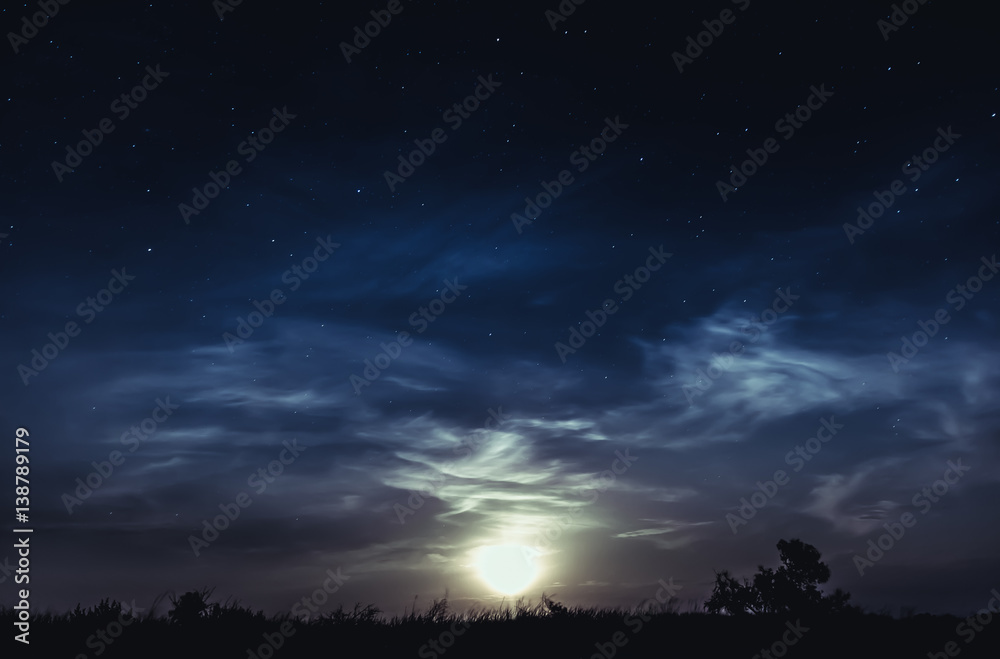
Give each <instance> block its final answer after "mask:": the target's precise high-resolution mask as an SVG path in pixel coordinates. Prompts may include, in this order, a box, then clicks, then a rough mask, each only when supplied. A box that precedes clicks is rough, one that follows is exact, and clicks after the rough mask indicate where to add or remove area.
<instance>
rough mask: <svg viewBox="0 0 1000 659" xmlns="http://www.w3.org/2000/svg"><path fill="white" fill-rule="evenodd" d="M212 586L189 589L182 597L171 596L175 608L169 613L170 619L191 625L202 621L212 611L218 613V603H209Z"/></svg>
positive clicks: (179, 623)
mask: <svg viewBox="0 0 1000 659" xmlns="http://www.w3.org/2000/svg"><path fill="white" fill-rule="evenodd" d="M212 590H214V589H210V588H202V589H201V590H189V591H188V592H186V593H184V594H183V595H181V596H180V597H174V596H173V595H171V596H170V603H171V604H173V605H174V608H173V609H171V610H170V612H169V613H168V614H167V615H168V616H169V618H170V621H171V622H173V623H175V624H178V625H183V626H186V627H190V626H191V625H194V624H197V623H198V622H201V621H202V620H204V619H205V618H207V617H208V616H209V615H210V614H212V613H217V609H218V607H219V605H218V604H209V603H208V598H209V597H210V596H211V595H212Z"/></svg>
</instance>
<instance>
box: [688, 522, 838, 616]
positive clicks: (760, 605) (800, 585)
mask: <svg viewBox="0 0 1000 659" xmlns="http://www.w3.org/2000/svg"><path fill="white" fill-rule="evenodd" d="M777 546H778V554H779V556H780V557H781V563H782V565H781V567H779V568H778V569H777V570H772V569H771V568H765V567H764V566H763V565H759V566H757V570H758V571H757V574H755V575H754V577H753V581H749V580H747V579H746V578H744V579H743V581H742V582H739V581H737V580H736V579H734V578H733V577H732V576H730V574H729V572H728V570H723V571H721V572H718V573H716V575H715V587H714V589H713V590H712V596H711V597H710V598H709V599H708V602H706V603H705V608H706V609H707V610H708V611H709V612H710V613H721V612H723V611H725V612H726V613H729V614H732V615H741V614H748V613H785V612H800V613H803V612H823V613H835V612H841V611H845V610H847V609H848V608H849V606H848V604H847V601H848V600H849V599H850V594H849V593H846V592H844V591H842V590H840V589H839V588H838V589H837V590H836V591H835V592H834V593H833V595H823V593H822V592H820V590H819V584H824V583H826V582H827V581H829V579H830V568H829V566H827V564H826V563H823V562H822V561H820V553H819V550H817V549H816V548H815V547H813V546H812V545H809V544H806V543H804V542H802V541H801V540H790V541H786V540H779V541H778V545H777Z"/></svg>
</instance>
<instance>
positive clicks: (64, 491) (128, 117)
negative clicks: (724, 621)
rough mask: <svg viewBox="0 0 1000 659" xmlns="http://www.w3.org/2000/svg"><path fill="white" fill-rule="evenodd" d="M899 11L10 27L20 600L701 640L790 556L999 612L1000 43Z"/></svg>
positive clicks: (510, 7) (707, 9)
mask: <svg viewBox="0 0 1000 659" xmlns="http://www.w3.org/2000/svg"><path fill="white" fill-rule="evenodd" d="M53 4H55V3H53ZM904 4H906V6H907V8H909V9H910V10H911V12H912V15H908V14H907V13H905V12H904V11H903V10H902V9H900V10H899V13H897V14H896V15H895V17H894V18H895V21H896V22H897V23H900V24H901V26H899V27H897V26H896V25H894V24H893V22H892V21H893V16H892V14H893V12H894V9H893V6H892V3H890V2H884V3H854V4H850V3H849V4H846V5H845V4H844V3H806V4H801V3H800V4H796V5H794V6H792V5H787V4H785V5H780V6H779V5H775V4H774V3H765V2H759V1H758V0H738V1H732V2H731V1H730V0H718V1H717V2H714V3H692V2H687V3H680V4H677V3H666V4H654V3H647V4H643V3H620V2H600V1H599V0H589V1H587V2H583V3H582V4H579V5H576V4H574V3H572V2H570V0H564V2H562V5H561V6H562V8H563V14H565V15H562V14H560V13H559V12H560V4H559V3H558V2H557V0H550V1H549V2H539V3H513V4H511V3H478V2H476V3H474V2H428V1H426V0H423V1H413V2H410V1H409V0H401V1H400V2H395V1H394V2H389V3H388V4H387V3H386V2H381V1H374V2H368V3H340V2H325V3H324V2H319V3H317V2H299V3H293V4H288V5H279V4H278V3H253V2H243V3H241V4H239V5H238V6H230V5H228V4H224V3H223V2H221V1H219V2H215V3H213V2H210V1H209V0H202V1H200V2H190V3H170V2H162V3H161V2H153V3H121V4H120V5H117V4H113V3H85V2H82V1H79V0H77V1H75V2H68V3H66V4H59V5H58V12H57V13H56V14H55V15H52V16H51V17H50V18H47V19H46V18H44V15H39V17H38V19H37V20H38V22H39V23H42V26H41V27H37V28H36V27H34V26H33V25H31V16H32V15H33V14H35V13H37V12H38V11H40V10H39V9H38V5H37V2H31V3H27V4H20V3H18V4H17V5H16V6H10V5H8V6H6V8H5V9H4V10H3V11H2V12H0V21H2V26H3V31H4V33H6V37H5V39H4V41H5V44H4V46H3V47H4V48H6V49H7V50H6V53H5V54H4V55H3V64H2V69H0V71H2V78H0V80H2V89H3V92H4V93H3V94H2V95H0V108H2V114H0V163H2V165H0V167H2V191H3V199H4V204H3V212H2V216H0V239H2V252H0V253H2V265H0V268H2V270H0V271H2V278H3V291H4V295H3V300H2V303H0V332H2V337H3V341H2V344H0V345H2V348H0V355H2V362H3V363H2V374H3V377H2V378H0V401H2V402H0V421H2V428H3V429H4V430H3V432H4V433H5V434H6V436H7V437H8V440H10V443H9V444H8V446H9V448H8V449H7V450H5V451H4V452H3V455H2V459H0V463H2V465H3V469H4V471H5V473H8V474H9V473H10V472H11V471H13V468H14V452H13V450H12V449H13V444H14V442H13V437H14V433H15V430H16V429H17V428H18V427H25V428H27V429H28V430H29V431H30V433H31V435H30V437H31V447H32V451H31V456H32V461H31V524H32V526H33V527H34V529H35V532H34V537H33V539H32V543H33V552H32V573H31V589H32V598H33V605H34V606H36V607H39V608H41V609H45V608H48V609H51V610H55V611H63V610H66V609H69V608H72V607H73V606H75V604H76V603H77V602H82V603H83V604H85V605H87V604H93V603H96V602H97V601H98V600H100V599H101V598H102V597H115V598H118V599H120V600H124V601H131V600H132V599H133V598H135V599H136V600H137V602H138V603H139V605H140V606H142V605H143V602H147V603H148V602H151V601H152V599H153V598H154V597H155V596H156V595H158V594H160V593H164V592H167V591H170V590H174V591H176V592H183V591H186V590H192V589H196V588H200V587H202V586H210V587H211V586H214V587H215V588H216V591H215V595H216V597H218V598H219V599H224V598H225V597H228V596H233V597H236V598H239V599H240V601H241V602H243V603H245V604H247V605H250V606H252V607H255V608H263V609H264V610H265V611H268V612H276V613H280V612H284V611H288V610H289V608H290V607H291V606H292V605H293V604H294V603H295V602H298V601H301V600H302V598H303V597H304V596H308V595H309V594H311V593H312V592H313V591H315V590H316V589H317V588H320V587H322V584H323V582H324V580H327V582H328V583H330V582H329V577H328V575H330V574H333V575H340V576H339V577H338V579H336V580H335V585H334V587H335V588H336V589H337V591H336V593H335V594H333V595H331V596H330V601H329V602H328V603H327V604H325V605H324V606H323V607H322V609H323V610H329V609H330V608H331V607H335V606H336V604H337V603H340V602H343V603H345V604H346V605H348V606H351V605H353V603H354V602H365V603H368V602H370V603H373V604H376V605H378V606H380V607H381V608H382V609H383V610H385V611H387V612H389V613H402V611H403V609H404V607H409V606H411V605H412V604H413V600H414V597H415V596H418V597H419V599H418V600H417V602H418V607H423V608H426V606H427V605H429V603H430V600H431V599H432V598H434V597H441V596H442V595H443V594H444V592H445V589H447V590H448V595H449V601H450V602H451V603H452V604H453V606H454V607H455V608H457V609H460V610H461V609H465V608H467V607H469V606H472V605H473V604H480V605H487V606H489V605H496V604H498V603H499V602H500V600H501V598H502V597H504V596H505V595H504V594H503V593H504V592H507V593H508V594H507V595H506V597H507V601H508V602H509V601H511V599H512V598H516V597H517V596H520V595H523V596H525V597H529V598H531V599H533V600H537V599H538V597H539V596H540V595H541V593H542V592H543V591H544V592H545V593H547V594H549V595H554V596H555V597H556V599H558V600H560V601H562V602H563V603H565V604H570V605H576V604H580V605H585V606H592V605H593V606H604V605H608V606H612V605H634V604H637V603H638V602H640V601H642V600H644V599H646V598H649V597H652V596H653V595H654V593H655V592H656V591H657V589H658V588H660V586H659V585H658V584H659V583H660V582H661V580H662V581H663V582H664V583H673V584H676V585H677V586H679V587H680V588H679V590H678V597H679V598H680V600H681V601H682V603H685V605H687V604H688V603H690V602H703V601H704V600H705V598H707V596H708V595H709V593H710V589H711V584H712V582H713V580H714V573H715V571H717V570H722V569H729V570H731V571H732V572H733V573H734V574H736V575H747V576H749V575H750V574H751V573H752V572H753V571H754V570H755V569H756V567H757V565H760V564H763V565H774V564H775V563H776V561H777V558H778V554H777V551H776V549H775V544H776V543H777V541H778V540H779V539H782V538H785V539H790V538H800V539H802V540H803V541H805V542H807V543H810V544H812V545H815V546H816V547H817V548H818V549H819V550H820V551H821V552H822V554H823V560H825V561H826V562H828V563H829V565H830V567H831V570H832V573H833V577H832V579H831V581H830V583H829V584H828V585H827V587H828V589H829V590H832V588H833V587H841V588H844V589H846V590H848V591H850V592H851V593H852V595H853V601H854V602H856V603H858V604H861V605H863V606H866V607H869V608H871V609H873V610H878V609H880V608H881V607H883V606H888V607H890V608H891V609H892V610H894V611H896V610H898V609H899V607H902V606H913V607H916V608H917V609H918V610H923V611H930V612H956V613H964V612H968V611H971V610H975V609H979V608H982V607H983V606H984V605H985V602H986V601H987V600H988V599H989V597H990V589H991V588H996V587H998V586H1000V565H998V563H997V561H996V556H997V555H998V552H1000V531H998V527H997V524H996V521H997V513H996V503H997V501H998V498H1000V477H998V473H1000V472H998V467H1000V412H998V410H1000V406H998V403H1000V379H998V375H997V371H996V367H997V364H1000V349H998V345H997V341H996V337H997V335H998V326H1000V315H998V311H1000V305H998V300H1000V278H998V277H997V273H998V270H1000V268H998V265H997V252H998V251H1000V250H998V238H1000V219H998V214H997V203H998V196H997V192H996V183H997V174H998V172H1000V167H998V165H997V160H996V154H997V149H998V146H1000V144H998V130H997V129H998V127H1000V119H998V118H997V117H996V112H997V111H998V109H1000V97H998V91H997V87H998V83H997V77H996V69H995V63H996V50H995V23H993V22H990V21H987V20H985V18H984V17H983V16H980V15H978V14H977V11H978V10H977V9H975V7H974V6H973V5H964V4H961V3H944V2H940V1H937V2H935V1H934V0H929V1H928V2H926V3H923V4H920V3H918V2H917V1H916V0H911V1H910V2H909V3H904ZM390 10H394V12H395V13H393V11H390ZM372 12H375V17H374V18H373V15H372ZM547 12H548V13H547ZM220 15H221V16H222V19H221V20H220ZM24 17H28V18H27V19H24ZM25 20H27V23H25V22H24V21H25ZM379 20H381V21H382V22H383V23H387V24H385V25H379V24H378V22H377V21H379ZM880 21H881V22H880ZM904 21H905V22H904ZM366 24H369V25H368V30H369V32H368V34H369V35H372V34H374V36H368V35H365V34H364V30H365V26H366ZM26 25H27V26H26ZM355 28H358V30H357V31H356V30H355ZM12 35H13V36H12ZM24 35H28V36H27V37H26V36H24ZM359 35H360V36H359ZM689 38H690V40H689ZM95 143H96V144H95ZM220 188H221V190H220ZM991 280H992V281H991ZM36 351H37V352H36ZM113 462H115V463H117V464H112V463H113ZM269 470H270V471H269ZM101 471H103V472H104V473H103V474H101V473H99V472H101ZM77 479H79V481H78V480H77ZM88 480H89V484H88ZM95 485H96V487H94V486H95ZM421 492H422V494H421ZM755 493H756V494H755ZM8 495H9V496H10V497H11V499H12V498H13V493H11V492H8ZM5 501H7V503H8V504H12V503H13V501H8V500H7V499H5ZM226 511H229V513H230V516H235V513H234V512H233V511H235V512H236V513H238V516H237V517H235V519H232V521H230V520H229V519H226V518H225V517H220V516H223V515H225V514H226ZM4 514H5V515H7V514H11V515H12V514H13V513H4ZM216 518H218V522H216V523H217V524H219V525H220V526H223V527H225V528H224V530H222V531H220V532H218V533H217V534H216V532H215V531H214V529H213V530H212V531H207V530H206V527H207V526H208V527H210V526H212V524H213V520H216ZM904 518H905V520H906V521H908V522H910V524H909V525H908V526H906V527H904V526H903V525H902V522H901V520H904ZM206 520H207V521H206ZM8 523H9V524H10V526H8V527H7V528H12V527H13V526H14V520H13V519H12V518H9V522H8ZM890 529H894V530H895V532H896V533H897V535H898V534H900V533H902V536H901V537H898V538H896V539H893V538H892V537H890V536H887V535H886V534H888V533H890ZM216 536H217V537H216ZM880 536H885V538H883V539H882V543H883V547H885V546H888V545H890V544H891V547H890V548H889V549H887V550H885V551H884V552H883V554H882V555H881V557H879V558H878V559H877V560H870V559H871V558H872V556H878V553H877V552H873V551H872V546H873V545H877V544H878V542H879V539H880ZM869 541H872V544H869ZM7 544H9V543H7ZM5 546H7V545H5ZM498 546H499V547H508V549H499V550H498V549H489V548H490V547H493V548H495V547H498ZM484 548H486V549H484ZM4 558H6V559H7V560H6V562H4V563H3V566H4V567H3V570H2V572H0V581H3V582H5V586H4V588H3V589H2V599H0V601H2V602H3V603H5V604H8V605H9V604H11V603H13V598H14V587H13V586H14V584H13V583H12V579H13V576H12V574H11V573H10V565H11V564H12V563H13V562H14V561H15V560H16V555H15V551H14V550H13V549H11V548H10V547H9V546H8V547H7V548H6V549H0V561H3V560H4ZM502 560H508V561H510V562H511V563H512V565H510V566H508V567H507V568H505V569H501V567H498V561H502ZM525 566H527V567H529V568H530V567H534V568H535V569H537V574H536V575H535V576H534V577H530V576H525V581H526V582H527V583H522V584H520V585H519V586H517V585H515V586H511V587H510V588H506V585H507V581H506V580H507V579H513V580H514V581H516V580H517V578H518V577H520V576H522V575H521V571H522V568H524V567H525ZM498 571H499V572H500V575H499V577H498V576H496V574H495V573H496V572H498ZM501 582H502V583H501Z"/></svg>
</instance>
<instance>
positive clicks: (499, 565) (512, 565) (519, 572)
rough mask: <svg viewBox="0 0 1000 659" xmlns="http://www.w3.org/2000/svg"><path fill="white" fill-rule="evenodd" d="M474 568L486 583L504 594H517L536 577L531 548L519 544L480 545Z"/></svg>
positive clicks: (536, 572) (536, 569) (536, 568)
mask: <svg viewBox="0 0 1000 659" xmlns="http://www.w3.org/2000/svg"><path fill="white" fill-rule="evenodd" d="M476 568H477V569H478V570H479V577H480V578H481V579H482V580H483V581H484V582H486V585H488V586H489V587H490V588H492V589H493V590H495V591H497V592H499V593H503V594H504V595H517V594H518V593H520V592H522V591H523V590H524V589H525V588H527V587H528V586H530V585H531V584H532V583H533V582H534V581H535V579H536V578H537V577H538V566H537V565H536V564H535V559H534V558H533V557H532V555H531V550H530V549H528V548H527V547H523V546H521V545H493V546H488V547H481V548H480V549H479V551H478V553H477V555H476Z"/></svg>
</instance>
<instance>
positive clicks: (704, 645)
mask: <svg viewBox="0 0 1000 659" xmlns="http://www.w3.org/2000/svg"><path fill="white" fill-rule="evenodd" d="M210 593H211V591H208V590H203V591H198V592H195V593H185V594H184V595H182V596H181V597H179V598H175V597H172V596H171V597H170V598H169V600H170V603H171V604H172V605H173V606H172V608H170V609H169V610H165V607H164V606H163V604H164V597H160V598H158V600H157V601H156V602H153V603H151V605H150V606H149V607H148V610H146V611H144V612H143V613H141V614H140V615H138V617H136V618H132V617H131V616H130V615H129V614H128V611H127V609H128V607H124V608H123V606H122V604H121V603H119V602H115V601H109V600H102V601H101V602H100V603H99V604H98V605H96V606H92V607H90V608H87V609H84V608H81V607H79V606H77V608H76V609H75V610H74V611H72V612H68V613H64V614H61V615H55V614H51V613H43V614H39V615H35V616H33V617H32V633H31V648H30V649H31V653H32V655H34V656H44V657H52V658H55V657H67V658H69V657H76V658H77V659H83V657H98V656H99V657H101V658H102V659H104V658H105V657H136V658H150V659H158V658H160V657H164V658H165V657H170V658H171V659H194V658H196V657H212V658H214V659H226V658H229V657H232V658H239V659H252V657H254V656H256V657H259V658H260V659H271V657H276V658H278V659H280V658H283V657H288V658H289V659H292V658H298V657H310V658H321V657H331V658H333V657H352V658H353V657H358V658H364V657H376V658H381V657H422V658H423V659H437V658H438V657H444V658H446V659H460V658H462V657H476V658H482V659H493V658H498V657H504V658H505V659H507V658H511V659H516V658H521V657H523V658H531V657H540V658H544V659H556V658H559V657H567V658H573V659H577V658H581V659H589V658H590V657H594V656H596V657H599V658H602V659H610V657H616V658H622V659H628V658H629V657H636V658H647V657H671V658H673V657H710V658H713V659H714V658H722V657H745V658H746V659H751V658H752V657H753V656H754V655H757V654H758V653H760V651H761V650H762V649H768V648H771V647H772V645H773V644H774V643H776V642H781V640H782V635H783V634H785V636H786V638H787V637H789V636H792V637H794V636H795V634H794V633H792V632H791V631H789V630H790V627H789V625H792V628H794V626H795V625H796V624H798V629H799V634H800V637H797V638H796V639H795V643H794V644H792V645H791V646H789V647H787V648H786V649H787V654H785V655H784V656H786V657H788V658H789V659H794V658H798V657H803V658H805V657H809V658H825V657H836V658H838V659H840V658H848V657H879V658H895V657H900V658H905V657H912V658H914V659H923V658H925V657H927V656H928V652H941V651H943V650H944V648H945V644H946V643H948V642H949V641H951V642H955V643H956V646H957V647H958V648H959V650H960V654H959V655H958V656H961V657H963V658H965V657H969V658H971V657H990V658H991V659H995V658H996V657H1000V632H998V631H997V630H998V629H1000V622H993V623H992V624H989V625H987V626H986V627H985V629H983V631H981V632H978V633H977V634H976V636H975V638H974V639H973V640H971V642H967V641H966V638H965V637H962V636H958V635H957V634H956V626H957V625H958V624H959V623H960V622H961V620H960V619H959V618H956V617H954V616H930V615H912V612H909V613H908V615H906V617H902V618H893V617H891V616H889V615H886V614H885V613H880V614H872V613H862V612H861V611H860V610H857V609H853V610H851V611H848V612H846V613H842V614H837V615H827V616H812V617H810V616H807V615H802V616H798V615H787V614H786V615H745V616H727V615H719V614H707V613H696V612H686V613H682V612H680V611H679V610H678V607H677V602H676V601H671V602H668V603H667V605H665V606H661V607H659V608H658V609H656V610H649V609H647V610H645V611H640V610H638V609H636V608H632V609H625V608H582V607H564V606H563V605H561V604H559V603H558V602H555V601H554V600H552V599H550V598H548V597H545V596H544V595H543V598H542V600H541V601H540V602H538V603H537V604H534V605H532V604H531V603H530V602H525V601H524V600H518V601H517V602H515V603H512V604H504V605H501V606H500V607H498V608H495V609H476V610H472V611H469V612H467V613H465V614H457V613H453V612H450V611H449V608H448V602H447V599H441V600H435V601H434V602H433V603H432V605H431V606H430V607H429V608H428V609H427V610H426V611H423V612H418V611H417V610H416V607H414V608H413V609H412V610H411V611H410V612H409V613H406V614H405V615H402V616H393V617H386V616H384V615H382V612H381V611H379V609H378V608H376V607H374V606H371V605H368V606H362V605H361V604H358V605H355V606H354V607H353V608H351V609H344V608H338V609H336V610H333V611H329V612H326V613H324V614H323V615H320V616H317V617H314V618H312V619H310V620H308V621H303V620H301V619H294V618H293V617H291V616H290V615H289V614H282V615H272V616H267V615H265V614H264V613H263V612H262V611H252V610H251V609H249V608H247V607H243V606H240V605H239V603H238V602H235V601H227V602H225V603H222V604H218V603H209V602H208V601H207V600H208V596H209V595H210ZM140 606H141V605H140ZM158 611H159V612H158ZM997 617H998V618H1000V616H997ZM14 619H15V616H14V611H13V610H12V609H10V608H0V624H2V625H3V627H4V628H6V629H8V630H13V629H14V626H13V622H14ZM123 622H127V624H124V625H123ZM283 627H284V629H285V630H286V631H290V632H291V634H290V635H288V636H282V633H281V629H282V628H283ZM802 630H807V631H802ZM102 631H103V634H104V639H105V640H102V639H101V636H100V634H101V632H102ZM458 631H461V633H460V634H457V632H458ZM114 632H118V633H117V635H116V634H115V633H114ZM8 633H11V632H8ZM268 639H271V641H270V646H269V645H268V643H269V641H268ZM615 639H617V640H618V644H617V645H616V644H615ZM107 641H110V643H108V642H107ZM7 642H8V643H9V642H10V641H7ZM88 643H89V646H88ZM434 643H436V644H437V645H436V646H435V645H434ZM277 645H280V647H277V648H276V649H275V648H274V647H273V646H277ZM262 648H263V649H262ZM269 649H271V650H272V651H271V652H269V651H268V650H269ZM98 651H100V653H98ZM248 651H251V652H252V653H254V654H249V653H248ZM81 655H82V656H81ZM772 656H780V655H778V654H777V653H775V654H774V655H772ZM935 656H938V655H935Z"/></svg>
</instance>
